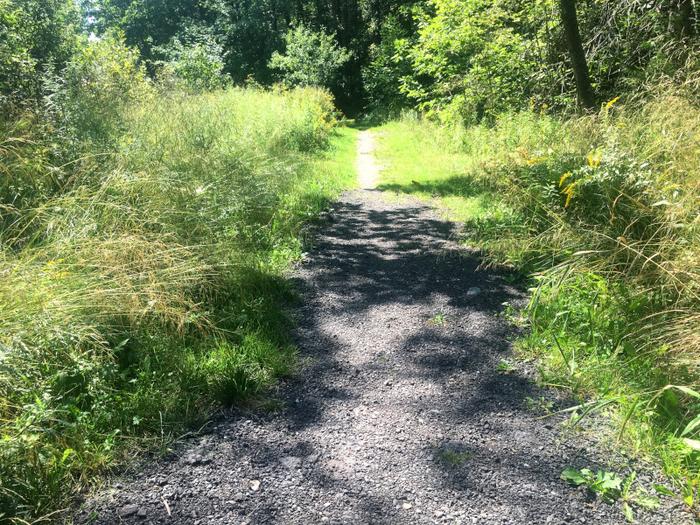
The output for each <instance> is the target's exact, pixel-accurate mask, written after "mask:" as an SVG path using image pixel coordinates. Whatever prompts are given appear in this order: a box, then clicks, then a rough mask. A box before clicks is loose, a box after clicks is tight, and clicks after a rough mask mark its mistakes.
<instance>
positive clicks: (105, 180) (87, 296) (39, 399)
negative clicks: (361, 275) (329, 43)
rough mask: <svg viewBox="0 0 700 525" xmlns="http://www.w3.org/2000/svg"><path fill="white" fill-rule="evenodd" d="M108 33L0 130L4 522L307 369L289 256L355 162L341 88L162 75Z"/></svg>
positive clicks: (44, 511)
mask: <svg viewBox="0 0 700 525" xmlns="http://www.w3.org/2000/svg"><path fill="white" fill-rule="evenodd" d="M110 45H112V46H114V45H115V44H114V43H113V42H112V43H110V42H109V41H102V42H100V43H98V44H95V46H94V47H95V49H92V50H88V51H86V52H85V56H83V57H77V58H76V59H75V60H74V61H73V62H72V63H71V65H70V66H69V68H68V72H67V73H66V81H65V84H64V85H62V86H59V88H58V89H57V91H56V94H55V96H54V97H52V98H51V99H50V100H47V101H46V103H45V106H44V107H42V108H37V109H34V110H31V111H24V112H23V113H22V114H20V115H16V116H15V117H14V118H13V119H11V120H7V121H4V122H2V124H1V126H2V127H1V128H0V129H1V131H2V135H1V136H0V149H1V150H2V157H1V158H2V160H1V161H0V173H1V174H2V179H1V182H0V214H1V215H0V217H1V220H0V224H1V225H2V229H1V230H0V436H1V437H0V522H3V521H4V522H10V523H27V522H33V521H34V520H37V519H40V518H44V519H46V520H50V519H58V518H59V517H60V515H61V514H60V511H61V509H63V508H65V506H66V505H68V503H69V501H70V498H71V496H72V495H73V494H74V493H75V491H77V490H79V489H81V488H83V487H85V486H88V485H90V484H91V483H92V481H93V479H95V476H96V475H98V474H99V473H101V472H104V471H105V470H106V469H108V468H112V467H114V466H116V465H119V464H120V463H122V462H123V461H126V460H127V459H128V458H129V457H131V456H133V454H134V453H135V452H138V451H139V450H142V449H143V450H146V449H149V450H152V449H153V448H154V447H155V448H160V449H163V450H164V449H166V448H167V446H168V443H170V442H171V441H172V439H174V438H176V437H177V436H179V435H182V433H184V432H186V431H187V430H188V429H190V428H192V427H193V425H196V424H201V423H202V422H203V421H204V420H205V419H206V418H208V417H210V416H211V415H212V414H213V412H214V411H215V410H216V409H217V408H218V407H220V406H222V405H227V404H231V403H238V402H244V401H248V400H251V399H255V398H258V397H260V395H261V394H263V393H264V392H265V391H266V390H267V389H268V388H269V387H270V386H271V385H272V383H273V381H274V379H275V378H277V377H280V376H284V375H287V374H290V373H292V372H293V371H294V367H295V359H294V349H293V348H292V346H291V344H290V341H289V339H288V337H287V333H288V328H289V321H288V320H287V318H286V316H285V315H284V313H283V305H284V303H285V302H288V301H289V300H291V299H293V294H292V292H291V290H290V289H289V287H288V285H287V284H286V281H285V278H284V271H285V270H286V269H287V268H288V266H289V263H290V262H291V261H293V260H294V259H295V258H296V257H298V256H299V255H300V254H301V252H302V247H303V234H304V224H306V223H307V222H309V221H311V220H313V219H314V218H315V217H317V216H318V214H319V213H320V212H321V211H322V210H323V208H324V207H325V206H326V205H327V203H328V201H329V199H332V198H333V197H334V196H335V195H336V194H337V192H338V191H340V189H341V188H343V187H346V186H348V185H351V184H352V181H353V180H354V174H353V173H351V171H352V170H351V169H349V168H348V167H347V166H352V165H353V164H352V162H351V161H350V162H348V163H347V166H344V167H342V168H341V167H340V166H339V165H338V164H337V163H336V162H335V160H332V159H331V155H332V154H333V153H334V152H339V155H340V156H341V158H346V159H348V158H349V157H350V155H352V153H351V152H354V140H353V139H354V134H353V132H352V131H350V130H345V129H342V130H340V131H336V130H335V129H334V128H335V117H334V114H335V110H334V108H333V104H332V101H331V98H330V96H329V95H327V94H326V93H325V92H323V91H321V90H316V89H310V88H309V89H299V90H292V91H277V92H271V91H262V90H257V89H229V90H226V91H217V92H213V93H205V94H198V95H197V94H186V93H181V92H178V91H174V92H163V91H161V90H159V88H158V86H157V85H154V84H153V83H152V82H150V81H148V80H146V77H145V74H144V73H143V71H142V70H141V69H140V68H139V66H137V65H136V63H135V59H134V57H132V56H130V54H129V53H128V52H127V51H124V50H123V49H122V48H118V49H117V50H118V51H120V52H109V49H107V50H105V49H101V48H102V47H104V46H110ZM117 47H118V46H117ZM105 64H107V65H108V66H110V67H103V66H105ZM94 70H100V71H103V72H104V70H106V71H110V74H109V75H107V76H105V75H104V74H102V75H98V76H96V77H94V78H93V77H92V76H91V74H90V73H91V72H93V71H94ZM71 75H72V76H71ZM81 78H82V79H90V80H85V81H84V82H81V81H80V79H81ZM73 90H75V91H76V92H73ZM86 91H87V92H88V93H86ZM112 91H114V92H117V93H118V96H117V95H114V94H113V93H112ZM88 102H89V103H88ZM57 512H58V513H57Z"/></svg>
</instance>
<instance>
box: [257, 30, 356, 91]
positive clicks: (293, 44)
mask: <svg viewBox="0 0 700 525" xmlns="http://www.w3.org/2000/svg"><path fill="white" fill-rule="evenodd" d="M284 41H285V44H286V46H285V52H284V54H281V53H279V52H275V53H273V54H272V58H270V63H269V66H270V68H271V69H273V70H278V71H280V74H281V79H282V82H284V83H285V84H287V85H289V86H319V87H325V88H328V89H332V88H334V87H336V82H337V81H338V75H339V73H340V69H341V68H342V67H343V65H344V64H345V63H346V62H347V61H348V60H350V53H349V52H348V51H347V50H346V49H344V48H342V47H339V46H338V44H337V42H336V41H335V37H334V36H333V35H330V34H327V33H324V32H323V31H318V32H315V31H312V30H311V29H308V28H306V27H304V26H303V25H299V26H297V27H296V28H294V29H291V30H290V31H288V32H287V34H286V35H285V37H284Z"/></svg>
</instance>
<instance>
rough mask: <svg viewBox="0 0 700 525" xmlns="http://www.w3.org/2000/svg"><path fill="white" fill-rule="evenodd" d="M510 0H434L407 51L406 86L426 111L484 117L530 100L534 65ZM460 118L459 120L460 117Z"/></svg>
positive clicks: (409, 93) (408, 92)
mask: <svg viewBox="0 0 700 525" xmlns="http://www.w3.org/2000/svg"><path fill="white" fill-rule="evenodd" d="M508 3H509V2H490V1H489V2H487V1H482V0H461V1H455V0H433V1H432V2H430V8H431V9H430V11H429V13H430V14H426V15H423V16H422V19H421V20H420V22H419V26H420V29H419V32H418V38H417V40H416V42H415V44H414V45H413V46H411V47H410V48H409V49H408V51H407V58H408V60H409V61H410V62H411V65H412V68H411V69H412V71H411V74H410V75H409V76H408V77H404V78H403V79H402V91H403V92H404V93H406V95H407V96H408V97H409V98H411V99H413V100H415V101H416V102H418V104H419V108H421V109H424V110H428V111H430V110H433V111H434V110H443V111H444V110H447V113H444V114H443V115H444V116H448V117H449V116H451V114H453V113H454V114H455V115H456V116H457V117H459V119H464V120H466V121H472V122H479V121H481V120H482V119H483V118H489V119H493V118H495V117H496V116H497V115H498V114H500V113H501V112H503V111H504V110H508V109H514V108H515V109H517V108H518V107H522V106H523V105H524V104H526V103H527V100H528V95H529V93H528V91H527V85H528V80H529V75H530V74H531V70H532V69H533V67H532V66H533V57H532V56H531V54H530V53H529V52H528V43H527V41H526V40H525V39H524V37H523V36H522V35H520V34H519V33H518V32H517V30H514V29H513V22H514V21H515V20H517V17H518V13H517V12H516V13H513V12H512V10H511V9H509V7H508V6H507V5H506V4H508ZM459 119H458V120H459Z"/></svg>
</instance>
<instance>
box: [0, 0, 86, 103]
mask: <svg viewBox="0 0 700 525" xmlns="http://www.w3.org/2000/svg"><path fill="white" fill-rule="evenodd" d="M80 25H81V24H80V15H79V12H78V9H77V8H76V3H75V2H74V1H73V0H0V109H2V110H4V111H6V110H7V109H8V108H9V107H10V105H16V104H20V103H23V102H26V101H28V100H30V99H36V98H38V97H39V96H40V95H41V92H42V80H43V76H44V75H45V74H47V73H51V72H53V71H54V70H60V69H61V68H62V67H63V66H64V65H65V63H66V62H67V61H68V60H69V59H70V57H71V56H72V54H73V52H74V51H75V50H76V48H77V47H78V42H79V36H78V31H79V29H80Z"/></svg>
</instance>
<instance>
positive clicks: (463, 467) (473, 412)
mask: <svg viewBox="0 0 700 525" xmlns="http://www.w3.org/2000/svg"><path fill="white" fill-rule="evenodd" d="M359 148H360V159H359V160H358V167H359V168H360V169H359V171H360V179H361V186H362V187H364V188H372V187H374V186H375V185H376V181H377V177H378V170H377V168H376V164H375V161H374V159H373V155H372V151H373V141H372V134H371V133H369V132H366V133H364V134H363V135H361V138H360V144H359ZM454 236H455V231H454V225H453V224H450V223H448V222H445V221H443V220H440V219H439V218H438V217H437V216H436V215H435V213H434V212H433V211H432V210H431V209H430V208H428V207H426V205H424V204H422V203H419V202H417V201H404V202H400V203H399V202H387V201H386V200H384V199H383V198H382V196H381V194H380V193H379V192H377V191H366V190H358V191H354V192H350V193H347V194H346V195H344V196H343V197H342V198H341V199H340V201H339V202H338V203H337V204H336V206H335V209H334V210H333V212H332V220H329V222H328V223H327V224H325V226H324V227H323V228H322V229H321V231H320V233H319V234H318V236H317V239H316V245H315V248H314V249H313V250H312V252H311V254H310V257H309V258H308V261H307V262H306V263H305V264H303V265H302V266H300V267H299V268H298V269H297V271H296V272H295V276H294V278H295V280H296V283H297V286H298V288H299V290H300V292H301V294H302V297H303V303H302V306H301V307H300V309H298V311H297V312H296V315H297V316H298V328H297V330H296V342H297V344H298V347H299V349H300V353H301V357H302V359H303V362H304V363H305V365H304V368H303V370H302V371H301V372H300V374H299V376H298V377H297V378H296V379H294V380H291V381H289V382H287V383H286V384H284V385H283V386H282V388H281V391H280V393H279V395H280V398H281V399H282V400H283V402H284V408H283V409H282V410H280V411H278V412H276V413H254V414H238V415H233V416H232V417H230V418H229V419H227V420H225V421H221V422H219V423H218V424H217V425H216V426H215V427H214V428H213V429H212V432H211V433H210V434H209V435H206V436H203V437H200V438H197V439H195V440H193V441H192V442H190V443H188V444H187V445H186V446H183V447H181V449H180V450H179V451H178V452H177V453H176V454H173V455H172V457H171V458H169V459H166V460H163V461H161V462H156V463H154V464H152V465H150V466H149V467H148V468H147V469H146V471H144V472H142V473H140V474H139V475H137V476H136V477H135V478H134V479H132V480H127V481H124V482H123V484H117V485H114V486H113V487H112V488H111V489H110V490H109V491H107V492H106V493H104V494H103V495H102V496H101V497H100V499H98V500H95V501H92V502H90V503H89V504H88V505H87V506H86V508H87V509H88V510H86V511H84V512H83V513H82V514H80V515H79V516H78V521H79V522H81V523H88V522H91V523H98V524H113V523H134V524H142V523H143V524H156V523H158V524H161V523H163V524H165V523H174V524H192V525H214V524H222V525H223V524H243V523H246V524H284V525H293V524H294V525H308V524H314V523H333V524H348V525H350V524H352V525H360V524H369V523H375V524H423V523H425V524H430V523H455V524H458V523H465V524H466V523H479V524H564V523H567V524H569V523H587V524H618V523H624V517H623V516H622V514H621V512H620V510H619V507H611V506H608V505H606V504H603V503H599V502H597V501H596V500H594V499H593V500H592V499H590V498H588V497H587V496H586V495H585V494H584V493H583V492H581V491H576V490H574V489H572V488H570V487H569V486H567V485H566V484H565V483H564V482H563V481H562V480H560V479H559V474H560V472H561V471H562V470H563V469H564V468H565V467H567V466H569V465H575V466H578V467H582V466H592V467H595V466H596V465H599V464H604V463H607V461H608V460H609V459H610V458H608V457H601V454H600V453H599V452H596V451H595V447H593V446H591V443H590V442H588V441H586V440H585V439H584V438H582V437H576V438H574V439H573V440H569V441H567V442H561V441H560V435H559V431H558V429H557V425H558V421H560V420H559V419H557V418H551V419H547V420H544V421H543V420H542V419H540V418H539V416H540V413H537V412H533V411H532V410H529V409H528V407H527V406H528V403H527V402H526V400H527V398H528V397H530V398H532V399H535V400H536V399H539V398H540V396H542V395H544V394H543V392H541V391H539V390H538V389H537V388H536V387H535V386H534V384H533V383H532V381H531V380H529V379H528V378H527V377H525V376H522V375H519V374H517V373H505V374H504V373H501V372H499V371H498V369H497V365H498V363H499V361H500V360H501V359H503V358H505V357H507V355H508V354H509V352H510V344H509V342H508V341H509V336H510V335H512V334H511V329H510V328H509V327H508V324H507V322H506V321H505V320H504V319H503V317H502V316H501V315H500V313H501V311H502V309H503V306H502V305H503V303H504V302H505V301H518V300H519V298H520V296H519V294H518V292H517V291H516V290H515V289H513V288H512V287H511V286H509V285H508V284H507V283H506V282H505V280H504V279H502V278H501V277H500V276H499V275H497V274H495V273H493V272H487V271H480V270H478V269H477V268H478V265H479V261H478V260H477V258H476V257H475V256H473V255H472V254H470V253H468V252H466V251H465V250H463V249H462V248H461V247H460V246H459V245H458V244H457V243H455V242H453V240H452V239H453V237H454ZM645 476H646V475H642V476H640V478H642V479H644V480H645V481H646V482H649V481H650V480H649V478H648V477H645ZM90 511H94V512H95V513H96V515H97V517H96V518H95V519H94V521H91V519H90ZM639 522H641V523H658V524H678V525H680V524H681V523H690V520H689V519H688V518H687V517H686V516H685V514H683V513H682V512H681V511H680V510H679V509H678V508H665V509H664V510H663V511H659V512H656V513H644V514H640V516H639Z"/></svg>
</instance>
